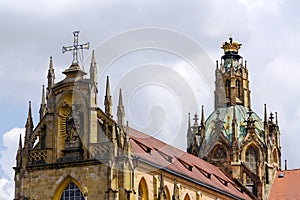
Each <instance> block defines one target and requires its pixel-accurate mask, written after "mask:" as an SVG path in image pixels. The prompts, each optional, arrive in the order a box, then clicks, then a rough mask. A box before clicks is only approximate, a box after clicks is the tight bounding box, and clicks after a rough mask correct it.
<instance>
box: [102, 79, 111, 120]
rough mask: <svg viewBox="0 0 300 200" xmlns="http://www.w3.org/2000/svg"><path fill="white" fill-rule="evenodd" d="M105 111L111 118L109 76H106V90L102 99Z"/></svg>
mask: <svg viewBox="0 0 300 200" xmlns="http://www.w3.org/2000/svg"><path fill="white" fill-rule="evenodd" d="M104 107H105V113H106V114H107V115H108V116H109V117H111V118H112V116H113V115H112V98H111V95H110V85H109V76H107V77H106V92H105V99H104Z"/></svg>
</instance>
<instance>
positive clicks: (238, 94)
mask: <svg viewBox="0 0 300 200" xmlns="http://www.w3.org/2000/svg"><path fill="white" fill-rule="evenodd" d="M236 95H237V97H238V98H241V81H240V80H239V79H237V80H236Z"/></svg>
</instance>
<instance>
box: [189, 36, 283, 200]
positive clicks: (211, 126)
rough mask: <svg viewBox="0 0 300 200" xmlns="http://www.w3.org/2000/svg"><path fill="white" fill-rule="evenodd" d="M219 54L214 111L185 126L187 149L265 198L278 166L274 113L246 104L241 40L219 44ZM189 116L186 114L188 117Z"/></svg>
mask: <svg viewBox="0 0 300 200" xmlns="http://www.w3.org/2000/svg"><path fill="white" fill-rule="evenodd" d="M221 48H222V49H223V50H224V55H223V56H222V57H221V62H220V63H219V62H218V61H217V62H216V69H215V76H216V81H215V93H214V94H215V110H214V111H213V112H212V113H211V114H210V115H209V117H208V118H207V119H206V120H205V117H204V109H203V106H202V114H201V121H200V124H199V123H198V116H197V114H196V115H195V117H194V124H193V125H192V126H191V124H190V123H189V125H188V130H187V152H188V153H191V154H193V155H195V156H198V157H200V158H202V159H204V160H206V161H208V162H209V163H211V164H213V165H215V166H218V167H220V168H221V169H222V170H223V171H225V172H226V173H227V174H230V175H231V176H232V178H234V179H235V180H237V181H238V182H240V183H241V184H243V185H244V186H245V187H246V188H247V189H248V190H249V191H251V192H252V193H253V194H254V195H255V196H256V197H257V198H258V199H266V198H267V197H268V193H269V190H270V187H271V185H272V183H273V178H274V175H275V173H276V171H277V170H280V166H281V163H280V160H281V146H280V131H279V126H278V118H277V112H275V117H274V114H273V113H270V115H268V113H267V108H266V105H264V117H263V119H261V118H260V117H259V116H258V115H257V114H256V113H255V112H254V111H252V109H251V96H250V89H249V80H248V68H247V61H245V62H244V61H243V57H242V56H240V55H239V49H240V48H241V44H239V43H238V42H235V41H233V39H232V38H231V37H230V38H229V41H226V42H224V43H223V45H222V47H221ZM189 121H190V119H189Z"/></svg>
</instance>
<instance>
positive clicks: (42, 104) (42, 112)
mask: <svg viewBox="0 0 300 200" xmlns="http://www.w3.org/2000/svg"><path fill="white" fill-rule="evenodd" d="M45 114H46V101H45V86H44V85H43V89H42V100H41V106H40V120H41V119H42V118H43V117H44V115H45Z"/></svg>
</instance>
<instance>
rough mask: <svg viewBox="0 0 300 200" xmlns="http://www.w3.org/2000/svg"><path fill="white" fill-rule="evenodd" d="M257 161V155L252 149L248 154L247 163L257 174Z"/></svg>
mask: <svg viewBox="0 0 300 200" xmlns="http://www.w3.org/2000/svg"><path fill="white" fill-rule="evenodd" d="M257 161H258V157H257V153H256V151H255V150H254V148H253V147H250V148H249V149H248V150H247V152H246V163H247V166H248V167H249V168H250V169H251V170H252V171H253V172H254V173H255V174H256V173H257Z"/></svg>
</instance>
